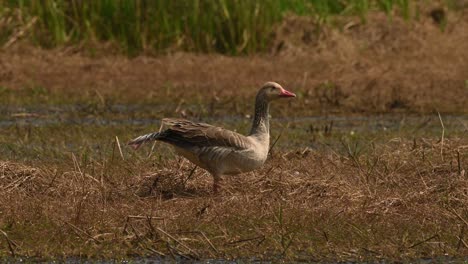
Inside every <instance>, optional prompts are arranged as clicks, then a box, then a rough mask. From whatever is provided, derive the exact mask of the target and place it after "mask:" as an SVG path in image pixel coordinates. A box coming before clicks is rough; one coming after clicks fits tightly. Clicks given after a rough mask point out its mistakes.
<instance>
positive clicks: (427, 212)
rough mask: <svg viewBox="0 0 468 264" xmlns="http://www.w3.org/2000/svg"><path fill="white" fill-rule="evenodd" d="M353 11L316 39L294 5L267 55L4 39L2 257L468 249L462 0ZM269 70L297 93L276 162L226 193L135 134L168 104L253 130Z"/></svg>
mask: <svg viewBox="0 0 468 264" xmlns="http://www.w3.org/2000/svg"><path fill="white" fill-rule="evenodd" d="M422 14H426V13H424V12H423V13H422ZM349 19H350V21H351V22H352V24H346V23H344V24H343V27H342V28H340V29H339V30H337V29H333V28H328V29H327V28H325V29H324V33H323V34H322V35H320V36H321V37H320V38H318V39H316V40H315V39H312V40H307V38H306V39H304V38H303V36H304V32H309V31H310V27H311V25H312V24H310V23H309V22H310V21H308V20H307V19H304V18H301V17H291V18H289V19H287V20H285V22H284V23H283V24H281V25H280V26H279V29H278V31H277V33H276V36H275V37H276V38H277V41H273V44H272V45H273V47H276V48H272V51H271V54H270V53H268V54H265V53H262V54H252V55H248V56H247V55H244V56H237V57H231V56H225V55H219V54H194V53H186V52H173V53H169V54H166V55H158V56H148V55H140V56H137V57H132V58H129V57H126V56H123V55H119V54H109V53H105V52H102V51H101V53H98V54H94V55H90V54H89V53H87V52H86V51H83V50H79V48H70V47H68V46H66V47H61V48H56V49H49V50H45V49H40V48H37V47H33V46H32V45H31V44H30V43H24V42H18V43H15V45H12V46H10V47H8V49H3V50H2V51H1V52H0V103H1V105H0V146H1V147H0V258H1V257H29V258H32V259H34V260H48V259H57V258H58V259H64V260H65V259H67V258H69V257H72V258H75V257H76V258H77V259H82V258H83V259H84V258H90V259H94V260H96V259H139V258H140V257H142V256H155V257H163V258H164V259H172V258H174V259H176V260H182V259H188V260H196V259H199V260H206V259H227V260H231V259H247V260H249V259H250V260H252V259H255V260H271V261H282V260H286V261H307V262H310V261H340V260H341V261H379V260H386V261H408V260H414V259H422V258H434V259H438V258H440V257H448V258H450V259H452V258H453V259H460V260H463V259H464V258H465V259H466V256H467V255H468V235H467V233H468V231H467V229H468V222H467V221H468V210H467V208H468V173H467V166H468V165H467V164H468V136H467V134H468V108H467V106H466V103H467V102H468V83H467V78H468V75H467V72H468V49H466V44H465V43H468V30H467V29H468V15H467V13H466V10H462V11H457V12H449V13H448V23H447V25H446V28H445V30H444V31H441V30H440V27H439V25H438V24H436V23H434V19H433V17H431V16H430V15H422V16H421V17H420V18H419V20H417V21H412V22H407V21H404V20H403V19H402V18H400V17H398V16H395V17H393V19H392V21H391V22H389V20H388V17H387V16H386V15H385V14H382V13H379V12H375V13H374V12H370V13H369V14H368V15H367V23H361V22H359V21H360V20H359V19H353V18H349ZM454 21H456V22H454ZM346 22H349V21H346ZM344 25H348V26H346V27H344ZM349 25H351V26H349ZM337 27H339V25H337ZM291 28H295V29H296V30H297V31H298V32H299V33H297V35H296V34H294V32H296V31H293V30H291ZM281 43H282V44H281ZM267 80H275V81H277V82H279V83H281V84H282V85H283V86H284V87H285V88H287V89H289V90H291V91H293V92H295V93H296V94H297V95H298V97H297V99H296V100H294V101H291V102H288V103H287V104H285V105H281V106H280V105H275V107H273V108H272V112H271V115H272V121H271V125H272V142H275V143H274V146H273V147H272V150H271V153H270V157H269V159H268V160H267V163H266V164H265V166H264V167H263V168H262V169H260V170H258V171H255V172H253V173H247V174H242V175H238V176H233V177H225V182H224V185H225V187H224V189H223V191H222V192H221V194H220V195H213V194H212V193H211V183H212V179H211V177H210V176H209V175H208V174H207V173H206V172H204V171H203V170H202V169H199V168H194V167H193V166H192V165H191V164H190V163H189V162H187V161H185V160H184V159H182V158H179V157H177V156H175V154H174V153H173V152H172V151H171V150H170V148H168V147H167V146H166V145H164V144H155V145H154V146H147V147H144V148H142V149H141V150H140V151H139V152H135V151H132V150H130V149H129V148H127V147H126V146H125V144H126V142H127V141H128V140H130V139H131V138H134V137H135V136H136V135H139V134H142V133H145V132H149V131H153V130H157V129H159V120H160V119H161V118H163V117H186V118H189V119H193V120H200V121H204V122H208V123H211V124H215V125H220V126H224V127H226V128H229V129H233V130H237V131H238V132H241V133H246V132H248V129H249V126H250V120H251V116H249V115H250V114H251V112H252V109H253V96H254V95H255V92H256V91H257V87H259V86H260V85H261V84H263V82H265V81H267ZM135 256H138V257H136V258H135Z"/></svg>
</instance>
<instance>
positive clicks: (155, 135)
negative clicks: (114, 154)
mask: <svg viewBox="0 0 468 264" xmlns="http://www.w3.org/2000/svg"><path fill="white" fill-rule="evenodd" d="M159 135H160V132H154V133H149V134H146V135H143V136H139V137H137V138H135V139H133V140H131V141H130V142H128V144H127V145H129V146H130V147H132V148H133V149H135V150H137V149H138V148H139V147H140V146H141V145H143V144H144V143H146V142H148V141H153V140H156V139H158V137H159Z"/></svg>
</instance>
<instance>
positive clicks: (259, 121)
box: [250, 96, 270, 135]
mask: <svg viewBox="0 0 468 264" xmlns="http://www.w3.org/2000/svg"><path fill="white" fill-rule="evenodd" d="M268 114H269V102H268V101H267V100H266V99H265V98H264V97H263V96H257V98H256V100H255V113H254V119H253V124H252V130H251V131H250V135H269V134H270V125H269V121H268Z"/></svg>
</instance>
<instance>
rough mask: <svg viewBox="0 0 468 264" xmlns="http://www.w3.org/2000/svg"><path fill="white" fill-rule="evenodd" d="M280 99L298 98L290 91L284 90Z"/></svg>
mask: <svg viewBox="0 0 468 264" xmlns="http://www.w3.org/2000/svg"><path fill="white" fill-rule="evenodd" d="M279 96H280V97H296V95H295V94H294V93H291V92H290V91H287V90H284V89H283V90H282V91H281V93H280V94H279Z"/></svg>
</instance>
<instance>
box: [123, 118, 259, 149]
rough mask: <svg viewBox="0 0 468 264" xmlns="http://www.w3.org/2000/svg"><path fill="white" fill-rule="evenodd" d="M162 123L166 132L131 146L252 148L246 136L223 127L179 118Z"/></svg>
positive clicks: (142, 138)
mask: <svg viewBox="0 0 468 264" xmlns="http://www.w3.org/2000/svg"><path fill="white" fill-rule="evenodd" d="M162 122H163V125H164V126H165V127H167V128H166V129H165V130H163V131H161V132H155V133H150V134H146V135H143V136H140V137H138V138H135V139H134V140H132V141H130V143H129V145H131V146H133V147H134V148H138V147H139V146H140V145H141V144H143V143H145V142H147V141H151V140H160V141H163V142H166V143H169V144H172V145H175V146H177V147H180V148H191V147H225V148H230V149H233V150H243V149H248V148H249V147H250V146H251V142H250V141H249V140H248V139H247V137H246V136H243V135H241V134H239V133H236V132H234V131H231V130H227V129H224V128H221V127H217V126H212V125H209V124H206V123H198V122H192V121H189V120H186V119H177V118H165V119H163V120H162Z"/></svg>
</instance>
